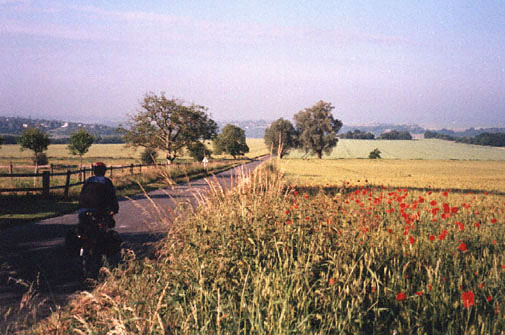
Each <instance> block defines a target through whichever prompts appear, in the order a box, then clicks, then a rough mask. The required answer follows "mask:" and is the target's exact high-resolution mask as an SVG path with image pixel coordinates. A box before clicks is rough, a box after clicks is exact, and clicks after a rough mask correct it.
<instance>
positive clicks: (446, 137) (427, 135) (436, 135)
mask: <svg viewBox="0 0 505 335" xmlns="http://www.w3.org/2000/svg"><path fill="white" fill-rule="evenodd" d="M424 138H426V139H428V138H438V139H441V140H447V141H455V140H456V138H455V137H453V136H450V135H446V134H440V133H437V132H435V131H431V130H427V131H425V132H424Z"/></svg>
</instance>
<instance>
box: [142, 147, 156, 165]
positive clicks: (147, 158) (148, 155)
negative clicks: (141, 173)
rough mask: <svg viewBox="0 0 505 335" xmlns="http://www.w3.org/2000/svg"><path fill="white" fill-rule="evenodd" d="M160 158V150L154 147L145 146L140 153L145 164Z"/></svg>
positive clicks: (152, 162)
mask: <svg viewBox="0 0 505 335" xmlns="http://www.w3.org/2000/svg"><path fill="white" fill-rule="evenodd" d="M157 158H158V151H157V150H156V149H152V148H145V149H144V151H142V154H141V155H140V160H141V161H142V163H143V164H154V163H155V162H156V159H157Z"/></svg>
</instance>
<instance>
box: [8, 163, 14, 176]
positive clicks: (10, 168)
mask: <svg viewBox="0 0 505 335" xmlns="http://www.w3.org/2000/svg"><path fill="white" fill-rule="evenodd" d="M9 173H10V174H14V166H13V165H12V162H10V163H9Z"/></svg>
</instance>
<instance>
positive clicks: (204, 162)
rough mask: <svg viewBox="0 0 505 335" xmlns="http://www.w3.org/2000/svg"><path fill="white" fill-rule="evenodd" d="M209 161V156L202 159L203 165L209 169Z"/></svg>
mask: <svg viewBox="0 0 505 335" xmlns="http://www.w3.org/2000/svg"><path fill="white" fill-rule="evenodd" d="M208 162H209V160H208V159H207V156H205V157H203V160H202V163H203V167H204V168H205V169H207V163H208Z"/></svg>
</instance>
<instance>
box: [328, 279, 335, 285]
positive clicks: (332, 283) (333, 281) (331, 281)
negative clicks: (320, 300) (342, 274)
mask: <svg viewBox="0 0 505 335" xmlns="http://www.w3.org/2000/svg"><path fill="white" fill-rule="evenodd" d="M336 283H337V280H336V279H335V278H333V277H332V278H330V279H329V280H328V284H329V285H330V286H332V285H335V284H336Z"/></svg>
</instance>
